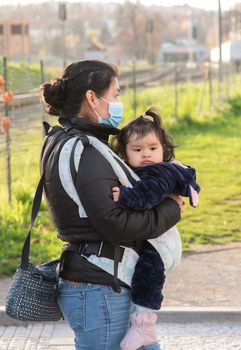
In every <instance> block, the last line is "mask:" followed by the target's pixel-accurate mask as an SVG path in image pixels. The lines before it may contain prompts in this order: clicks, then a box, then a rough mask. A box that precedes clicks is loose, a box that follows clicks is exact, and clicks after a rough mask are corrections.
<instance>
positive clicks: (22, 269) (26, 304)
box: [6, 172, 62, 322]
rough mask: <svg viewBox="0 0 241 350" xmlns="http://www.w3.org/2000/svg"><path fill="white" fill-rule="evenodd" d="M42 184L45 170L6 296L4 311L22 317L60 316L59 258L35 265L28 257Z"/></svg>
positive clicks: (39, 318)
mask: <svg viewBox="0 0 241 350" xmlns="http://www.w3.org/2000/svg"><path fill="white" fill-rule="evenodd" d="M43 186H44V172H43V174H42V176H41V179H40V181H39V184H38V187H37V190H36V193H35V196H34V201H33V207H32V214H31V224H30V229H29V232H28V235H27V238H26V240H25V243H24V245H23V249H22V256H21V264H20V266H19V267H18V269H17V271H16V272H15V275H14V276H13V280H12V283H11V285H10V288H9V292H8V295H7V299H6V313H7V314H8V315H9V316H10V317H11V318H14V319H17V320H21V321H39V322H44V321H57V320H59V319H61V318H62V313H61V310H60V308H59V306H58V303H57V294H58V293H57V292H58V273H57V267H58V265H59V259H57V260H53V261H50V262H47V263H44V264H42V265H40V266H34V265H33V264H32V263H31V262H30V261H29V253H30V236H31V230H32V227H33V224H34V221H35V219H36V217H37V215H38V211H39V207H40V203H41V199H42V193H43Z"/></svg>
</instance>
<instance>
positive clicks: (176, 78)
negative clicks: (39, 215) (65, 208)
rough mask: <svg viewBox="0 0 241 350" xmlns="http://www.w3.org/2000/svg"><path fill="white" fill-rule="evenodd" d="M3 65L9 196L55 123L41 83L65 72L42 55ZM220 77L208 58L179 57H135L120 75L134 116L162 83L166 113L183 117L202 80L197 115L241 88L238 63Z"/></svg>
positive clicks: (2, 194) (1, 107)
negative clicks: (165, 60) (156, 60)
mask: <svg viewBox="0 0 241 350" xmlns="http://www.w3.org/2000/svg"><path fill="white" fill-rule="evenodd" d="M5 63H6V62H5ZM0 69H1V70H2V72H3V73H2V75H3V76H4V78H5V80H6V84H5V91H9V90H11V91H13V92H14V97H13V101H12V104H11V105H9V106H8V105H7V106H6V104H4V100H3V98H0V117H1V118H4V117H8V118H10V119H11V127H10V128H9V130H5V133H0V201H3V202H4V201H11V200H12V198H13V195H12V192H14V190H15V189H16V188H17V186H18V181H20V180H21V178H22V177H26V178H28V177H29V175H30V174H29V173H31V172H32V171H33V169H34V168H35V169H36V166H37V163H38V155H39V148H40V144H41V140H42V136H43V128H42V121H43V120H48V121H50V122H51V123H53V120H51V119H50V118H49V117H48V116H47V115H46V114H45V113H44V112H43V108H42V106H41V105H40V104H39V94H38V86H39V85H40V84H41V82H43V81H44V80H45V79H46V80H47V79H48V78H50V77H51V76H52V77H55V76H57V75H58V74H57V73H59V74H60V72H61V71H62V69H61V68H56V69H55V71H54V72H53V71H51V70H50V69H49V68H48V67H44V66H43V63H42V61H40V62H39V64H36V65H31V66H28V65H26V64H18V65H17V64H15V65H14V64H10V63H9V64H7V65H6V67H4V63H3V62H1V61H0ZM0 75H1V71H0ZM217 77H218V67H217V66H216V65H211V64H210V63H208V62H206V63H200V64H196V63H187V62H184V63H183V62H176V63H175V62H174V63H169V64H162V65H157V66H152V67H148V68H145V69H139V68H138V67H137V66H136V64H135V62H134V63H133V64H132V66H131V67H130V68H129V69H128V71H126V72H123V73H122V74H121V75H120V79H119V80H120V85H121V88H122V90H124V91H125V90H128V94H127V95H128V96H126V97H125V98H128V104H129V111H131V112H130V113H131V114H132V116H136V115H137V110H138V106H139V104H141V103H148V104H156V100H157V97H156V95H153V97H152V96H151V92H152V91H154V90H153V89H154V88H156V87H159V88H161V89H162V90H161V91H162V92H161V93H163V94H164V92H165V91H168V94H169V98H170V99H169V104H170V106H169V107H170V108H169V109H168V110H167V113H168V114H170V115H172V117H173V118H174V119H175V120H178V119H179V118H181V117H183V116H182V115H181V114H183V113H184V112H182V111H180V108H181V106H182V103H183V101H184V100H185V99H186V98H187V95H188V93H190V94H191V93H192V90H193V86H194V85H193V83H198V93H197V95H196V97H195V102H194V104H195V113H196V115H197V116H198V115H199V114H201V113H204V112H205V113H206V112H207V111H214V110H215V109H216V108H220V106H221V105H222V104H223V103H224V102H225V101H227V100H228V99H229V98H231V97H232V96H236V95H237V94H238V91H239V87H240V86H241V82H240V73H239V72H237V71H236V69H235V67H234V66H232V65H226V66H223V72H222V82H220V81H218V79H217ZM188 84H189V85H188ZM184 86H185V88H184ZM188 86H189V87H188ZM188 89H189V90H190V91H189V90H188ZM143 91H145V93H144V95H148V93H150V98H149V100H148V101H147V100H145V98H143V101H141V100H140V99H139V96H143ZM124 95H125V94H124ZM190 96H191V95H190ZM160 99H162V101H163V104H164V102H166V101H164V100H165V98H162V96H160ZM145 101H146V102H145ZM187 103H188V102H187ZM143 108H144V107H143ZM15 185H16V186H15ZM14 186H15V187H14Z"/></svg>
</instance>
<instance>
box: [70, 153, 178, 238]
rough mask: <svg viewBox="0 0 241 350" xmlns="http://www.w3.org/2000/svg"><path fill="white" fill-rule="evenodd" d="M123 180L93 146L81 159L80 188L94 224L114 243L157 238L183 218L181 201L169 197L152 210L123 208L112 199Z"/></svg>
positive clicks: (104, 236) (79, 190)
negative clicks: (118, 177)
mask: <svg viewBox="0 0 241 350" xmlns="http://www.w3.org/2000/svg"><path fill="white" fill-rule="evenodd" d="M118 184H119V182H118V179H117V177H116V175H115V174H114V172H113V170H112V168H111V166H110V164H109V163H108V162H107V161H106V160H105V159H104V158H103V157H102V156H101V154H100V153H99V152H98V151H96V150H95V149H93V148H92V147H86V148H85V150H84V152H83V154H82V158H81V161H80V166H79V171H78V176H77V180H76V188H77V191H78V193H79V197H80V200H81V202H82V205H83V207H84V209H85V211H86V213H87V215H88V219H89V220H90V222H91V224H92V225H93V227H94V228H95V229H96V231H97V232H99V234H100V236H101V237H102V238H103V239H105V240H107V241H109V242H111V243H124V242H130V241H142V240H146V239H150V238H156V237H158V236H160V235H161V234H163V233H164V232H166V231H167V230H168V229H170V228H171V227H172V226H174V225H175V224H176V223H177V222H178V221H179V220H180V217H181V216H180V208H179V206H178V204H177V203H176V202H175V201H174V200H172V199H170V198H168V199H166V200H164V202H163V203H161V204H158V205H157V206H155V207H153V208H152V209H150V210H143V211H138V210H131V209H128V210H126V209H122V208H120V207H118V205H117V204H116V203H115V202H114V201H113V199H112V188H113V187H114V186H118Z"/></svg>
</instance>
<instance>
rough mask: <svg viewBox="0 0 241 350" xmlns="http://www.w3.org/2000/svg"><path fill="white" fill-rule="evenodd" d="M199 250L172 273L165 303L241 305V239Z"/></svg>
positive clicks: (168, 279)
mask: <svg viewBox="0 0 241 350" xmlns="http://www.w3.org/2000/svg"><path fill="white" fill-rule="evenodd" d="M195 251H196V252H195V253H189V254H185V255H184V256H183V258H182V261H181V263H180V264H179V265H178V266H177V267H176V269H175V270H173V271H170V272H169V273H168V275H167V278H166V285H165V289H164V296H165V299H164V302H163V306H219V307H226V306H233V307H241V242H235V243H228V244H225V245H198V246H197V245H196V246H195Z"/></svg>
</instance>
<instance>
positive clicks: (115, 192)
mask: <svg viewBox="0 0 241 350" xmlns="http://www.w3.org/2000/svg"><path fill="white" fill-rule="evenodd" d="M112 195H113V201H114V202H118V200H119V197H120V189H119V187H113V188H112Z"/></svg>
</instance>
